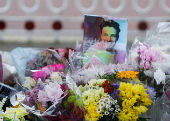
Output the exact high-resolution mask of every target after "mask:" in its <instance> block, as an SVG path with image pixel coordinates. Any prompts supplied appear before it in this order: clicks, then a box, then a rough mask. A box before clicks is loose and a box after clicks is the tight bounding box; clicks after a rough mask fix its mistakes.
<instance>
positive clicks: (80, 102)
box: [75, 99, 83, 106]
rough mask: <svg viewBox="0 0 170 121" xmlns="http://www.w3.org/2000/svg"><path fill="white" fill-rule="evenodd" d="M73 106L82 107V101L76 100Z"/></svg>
mask: <svg viewBox="0 0 170 121" xmlns="http://www.w3.org/2000/svg"><path fill="white" fill-rule="evenodd" d="M75 105H77V106H83V100H81V99H78V100H76V101H75Z"/></svg>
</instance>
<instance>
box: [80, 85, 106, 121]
mask: <svg viewBox="0 0 170 121" xmlns="http://www.w3.org/2000/svg"><path fill="white" fill-rule="evenodd" d="M105 95H106V93H104V89H103V88H99V89H89V90H87V91H84V93H83V94H82V97H83V102H84V108H85V110H86V111H87V114H86V115H85V118H86V120H87V121H97V120H98V119H99V118H100V117H101V116H103V114H100V113H98V112H97V108H98V107H99V103H98V102H99V100H100V99H102V98H104V97H105Z"/></svg>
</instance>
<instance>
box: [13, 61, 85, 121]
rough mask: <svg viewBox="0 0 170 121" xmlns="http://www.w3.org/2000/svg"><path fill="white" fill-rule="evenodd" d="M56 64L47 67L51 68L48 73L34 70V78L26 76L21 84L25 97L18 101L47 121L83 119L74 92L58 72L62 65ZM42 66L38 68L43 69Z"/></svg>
mask: <svg viewBox="0 0 170 121" xmlns="http://www.w3.org/2000/svg"><path fill="white" fill-rule="evenodd" d="M53 65H54V64H53ZM57 65H58V67H57V68H48V69H52V70H51V71H47V72H50V74H49V75H48V73H45V74H41V73H40V75H39V74H37V73H36V72H34V73H33V77H34V78H31V77H26V81H25V83H24V84H23V86H24V89H26V90H25V91H24V94H25V98H24V100H21V101H20V103H21V105H22V106H23V107H24V108H26V109H27V110H29V112H30V113H31V114H34V115H36V116H39V117H42V116H43V117H44V118H46V119H47V120H49V121H53V120H61V121H65V120H66V119H71V120H73V121H74V120H75V119H76V120H80V119H83V118H84V114H83V110H82V109H81V108H79V104H81V102H80V101H78V100H76V99H77V98H76V93H74V92H73V91H72V90H71V89H70V88H69V87H68V84H67V83H66V82H65V81H64V80H63V79H62V77H61V76H63V74H61V72H59V70H60V69H63V66H64V65H62V64H60V65H59V64H57ZM59 66H60V67H61V68H59ZM47 67H50V66H47ZM43 68H45V67H43ZM43 68H42V69H40V70H43ZM58 69H59V70H58ZM37 72H39V71H37ZM44 75H45V76H44ZM18 93H19V92H18ZM18 93H17V94H18ZM21 95H22V94H21ZM15 97H18V96H15ZM15 105H17V103H16V104H15Z"/></svg>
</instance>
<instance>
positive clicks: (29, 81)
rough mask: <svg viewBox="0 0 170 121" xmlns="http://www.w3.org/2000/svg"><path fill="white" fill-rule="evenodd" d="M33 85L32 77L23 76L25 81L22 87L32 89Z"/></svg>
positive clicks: (34, 83)
mask: <svg viewBox="0 0 170 121" xmlns="http://www.w3.org/2000/svg"><path fill="white" fill-rule="evenodd" d="M35 85H36V82H35V80H34V79H32V78H30V77H25V83H24V84H23V86H24V87H26V88H28V89H32V87H34V86H35Z"/></svg>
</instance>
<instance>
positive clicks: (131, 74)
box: [117, 71, 139, 79]
mask: <svg viewBox="0 0 170 121" xmlns="http://www.w3.org/2000/svg"><path fill="white" fill-rule="evenodd" d="M137 74H139V72H135V71H121V72H119V73H117V77H118V78H121V79H123V78H125V79H130V78H133V79H138V76H137Z"/></svg>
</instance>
